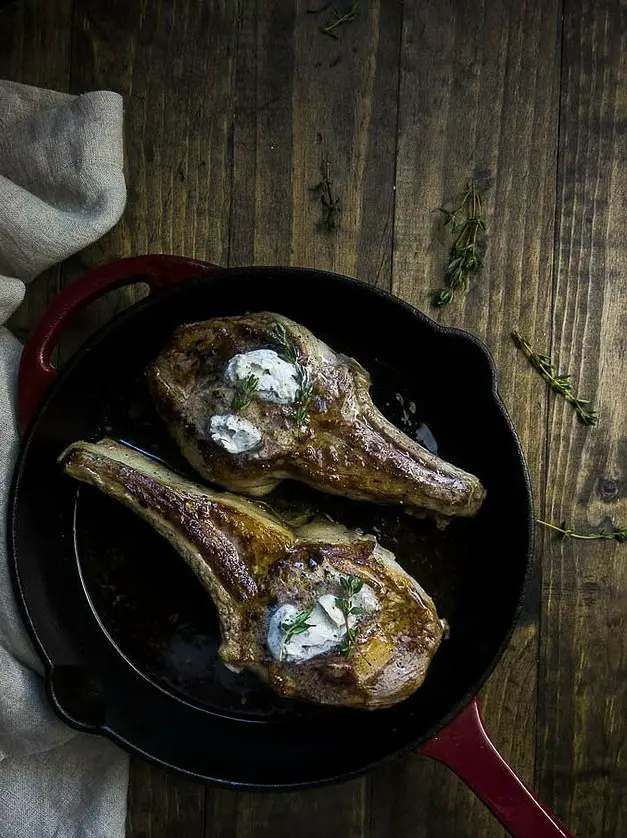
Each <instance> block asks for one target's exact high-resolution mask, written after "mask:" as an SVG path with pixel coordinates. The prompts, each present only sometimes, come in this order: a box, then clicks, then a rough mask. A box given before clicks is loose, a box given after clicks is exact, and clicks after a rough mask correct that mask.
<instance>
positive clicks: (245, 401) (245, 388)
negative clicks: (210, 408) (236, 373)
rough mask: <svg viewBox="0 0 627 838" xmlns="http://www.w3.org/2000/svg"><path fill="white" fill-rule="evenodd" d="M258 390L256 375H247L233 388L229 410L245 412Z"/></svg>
mask: <svg viewBox="0 0 627 838" xmlns="http://www.w3.org/2000/svg"><path fill="white" fill-rule="evenodd" d="M258 389H259V379H258V378H257V376H256V375H249V376H247V377H246V378H244V379H243V380H242V381H239V382H238V384H237V386H236V387H235V392H234V394H233V399H232V400H231V410H234V411H238V410H245V409H246V408H247V407H248V405H249V404H250V403H251V402H252V400H253V397H254V395H255V393H256V392H257V390H258Z"/></svg>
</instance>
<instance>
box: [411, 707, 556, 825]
mask: <svg viewBox="0 0 627 838" xmlns="http://www.w3.org/2000/svg"><path fill="white" fill-rule="evenodd" d="M419 752H420V753H421V754H424V755H425V756H428V757H432V758H433V759H437V760H438V761H439V762H442V763H444V765H447V766H448V767H449V768H450V769H451V770H453V771H454V772H455V773H456V774H457V775H458V777H460V779H462V780H463V781H464V782H465V783H466V785H467V786H469V787H470V788H471V789H472V790H473V791H474V793H475V794H476V795H477V797H478V798H479V799H480V800H482V801H483V802H484V803H485V804H486V806H487V807H488V808H489V809H491V810H492V812H494V814H495V815H496V817H497V818H498V819H499V820H500V821H501V823H502V824H503V826H504V827H505V829H507V830H508V832H510V833H511V834H512V835H514V836H516V838H572V834H571V833H570V832H569V831H568V830H567V829H566V828H565V827H564V826H562V824H561V823H560V822H559V821H558V820H557V818H556V817H555V815H553V814H552V813H551V812H550V811H549V810H548V809H547V808H546V807H545V806H544V805H543V804H542V803H540V801H539V800H537V799H536V798H535V797H534V796H533V794H532V793H531V792H530V791H529V789H528V788H527V787H526V786H525V785H523V784H522V782H521V781H520V780H519V779H518V777H517V776H516V775H515V774H514V772H513V771H512V769H511V768H510V767H509V765H508V764H507V763H506V762H505V760H504V759H503V757H502V756H501V755H500V754H499V752H498V751H497V750H496V748H495V747H494V745H493V744H492V742H491V741H490V737H489V736H488V734H487V732H486V729H485V728H484V726H483V721H482V719H481V715H480V713H479V704H478V702H477V699H476V698H475V699H473V700H472V701H471V703H470V704H469V705H468V707H466V708H465V709H464V710H462V711H461V713H458V715H457V716H455V718H454V719H453V721H452V722H449V724H448V725H447V726H446V727H445V728H444V730H442V731H440V733H438V734H437V735H436V736H434V737H433V739H430V740H429V741H428V742H425V744H424V745H422V746H421V747H420V748H419Z"/></svg>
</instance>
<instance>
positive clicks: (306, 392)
mask: <svg viewBox="0 0 627 838" xmlns="http://www.w3.org/2000/svg"><path fill="white" fill-rule="evenodd" d="M272 337H273V338H274V341H275V342H276V343H277V344H278V347H279V349H280V352H279V355H280V356H281V357H282V358H283V360H284V361H287V362H288V363H290V364H294V366H295V367H296V381H297V383H298V390H297V391H296V398H295V400H294V420H295V422H296V427H297V429H298V430H299V431H302V430H303V429H304V428H305V426H306V425H307V420H308V417H309V407H310V405H311V400H312V398H313V393H314V389H313V383H312V381H311V374H310V372H309V370H308V368H307V367H306V365H305V364H304V362H303V359H302V357H301V355H300V352H299V351H298V348H297V347H296V346H295V345H294V344H293V343H291V341H290V339H289V337H288V335H287V330H286V328H285V326H284V325H283V324H282V323H275V324H274V326H273V327H272Z"/></svg>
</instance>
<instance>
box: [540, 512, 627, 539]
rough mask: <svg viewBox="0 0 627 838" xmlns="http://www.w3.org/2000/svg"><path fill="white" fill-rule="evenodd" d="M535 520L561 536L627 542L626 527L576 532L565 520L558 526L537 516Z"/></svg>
mask: <svg viewBox="0 0 627 838" xmlns="http://www.w3.org/2000/svg"><path fill="white" fill-rule="evenodd" d="M536 521H537V523H538V524H542V526H543V527H547V528H548V529H550V530H553V531H554V532H556V533H558V534H559V535H560V536H561V538H578V539H581V540H582V541H600V540H603V541H618V543H619V544H625V543H627V527H614V528H613V529H611V530H598V531H597V532H591V533H578V532H575V531H574V530H573V529H572V528H571V527H568V526H567V525H566V521H563V522H562V523H561V525H560V526H559V527H558V526H557V524H550V523H549V522H548V521H541V520H540V519H539V518H536Z"/></svg>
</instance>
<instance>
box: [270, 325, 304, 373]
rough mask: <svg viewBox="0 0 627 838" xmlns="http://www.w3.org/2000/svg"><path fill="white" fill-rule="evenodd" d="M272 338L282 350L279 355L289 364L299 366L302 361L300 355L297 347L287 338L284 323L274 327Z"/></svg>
mask: <svg viewBox="0 0 627 838" xmlns="http://www.w3.org/2000/svg"><path fill="white" fill-rule="evenodd" d="M272 338H273V340H274V342H275V343H276V344H277V345H278V347H279V349H280V350H281V351H280V352H279V353H278V354H279V355H280V356H281V358H283V360H284V361H287V362H288V363H289V364H297V363H298V361H299V359H300V353H299V351H298V349H297V347H296V346H295V345H294V344H293V343H291V342H290V339H289V338H288V336H287V329H286V328H285V326H284V325H283V323H275V324H274V326H273V327H272Z"/></svg>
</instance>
